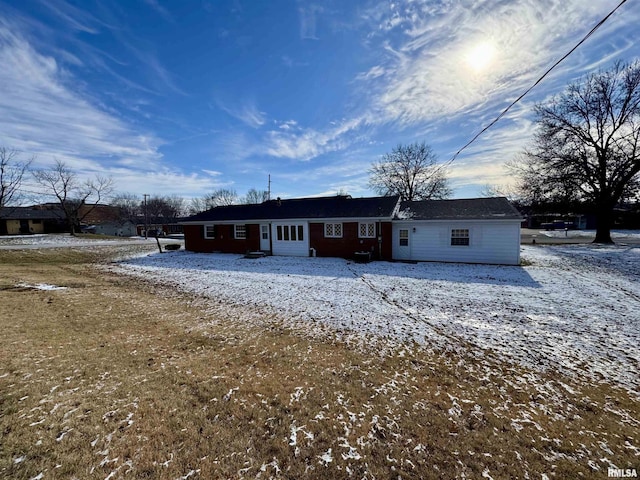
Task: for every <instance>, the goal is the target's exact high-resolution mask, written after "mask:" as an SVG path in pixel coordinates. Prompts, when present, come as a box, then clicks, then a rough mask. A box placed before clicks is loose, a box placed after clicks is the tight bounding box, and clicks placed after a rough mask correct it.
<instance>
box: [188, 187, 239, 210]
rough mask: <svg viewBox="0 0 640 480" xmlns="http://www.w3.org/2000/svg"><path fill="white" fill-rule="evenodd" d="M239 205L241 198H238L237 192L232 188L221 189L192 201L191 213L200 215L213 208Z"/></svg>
mask: <svg viewBox="0 0 640 480" xmlns="http://www.w3.org/2000/svg"><path fill="white" fill-rule="evenodd" d="M238 203H240V197H238V193H237V192H236V191H235V190H233V189H230V188H219V189H218V190H214V191H213V192H211V193H209V194H207V195H205V196H204V197H202V198H200V199H192V200H191V205H190V211H191V212H195V213H198V212H204V211H205V210H209V209H211V208H215V207H222V206H226V205H236V204H238Z"/></svg>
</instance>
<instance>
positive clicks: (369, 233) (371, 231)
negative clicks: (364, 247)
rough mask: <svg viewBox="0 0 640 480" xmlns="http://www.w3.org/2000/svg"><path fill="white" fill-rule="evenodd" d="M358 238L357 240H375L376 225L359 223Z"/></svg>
mask: <svg viewBox="0 0 640 480" xmlns="http://www.w3.org/2000/svg"><path fill="white" fill-rule="evenodd" d="M358 237H359V238H376V224H375V223H359V224H358Z"/></svg>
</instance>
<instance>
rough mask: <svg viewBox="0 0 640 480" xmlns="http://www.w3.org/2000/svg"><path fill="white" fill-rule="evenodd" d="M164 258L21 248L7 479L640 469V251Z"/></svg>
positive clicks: (1, 463) (3, 306) (4, 384)
mask: <svg viewBox="0 0 640 480" xmlns="http://www.w3.org/2000/svg"><path fill="white" fill-rule="evenodd" d="M153 248H154V246H153V245H151V246H149V245H146V246H145V245H128V246H127V245H125V246H121V245H120V246H99V247H94V248H90V249H87V248H85V249H78V248H74V249H71V248H50V249H46V250H39V249H34V250H12V251H1V252H0V329H1V331H2V332H3V335H2V337H1V338H0V435H1V436H0V476H3V477H7V478H24V479H32V478H33V479H45V478H74V477H75V478H168V479H187V478H207V479H208V478H390V477H394V478H397V477H401V478H483V477H484V478H495V479H498V478H580V477H582V478H607V474H608V468H635V469H636V470H639V469H640V439H639V438H638V433H637V432H638V431H639V430H640V403H639V401H640V392H639V391H638V385H639V383H640V382H639V380H640V379H639V373H638V372H639V371H640V354H639V353H638V349H637V345H638V344H639V343H640V342H639V337H640V332H639V329H638V313H637V312H638V311H640V281H639V280H640V249H638V248H629V247H608V248H596V247H592V246H590V245H588V246H558V247H544V248H543V247H537V248H536V247H523V248H524V250H523V258H524V260H525V262H524V263H525V266H524V267H522V268H520V267H491V266H474V265H457V264H448V265H447V264H415V265H412V264H401V263H383V262H380V263H371V264H366V265H361V264H354V263H350V262H346V261H343V260H337V259H318V258H316V259H292V258H284V257H270V258H263V259H257V260H248V259H244V258H242V257H240V256H235V255H213V254H212V255H198V254H191V253H186V252H173V253H163V254H159V253H153ZM156 251H157V250H156ZM114 259H119V260H118V261H117V262H115V263H114V261H113V260H114ZM61 287H63V288H61Z"/></svg>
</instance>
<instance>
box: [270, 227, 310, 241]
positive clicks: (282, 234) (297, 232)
mask: <svg viewBox="0 0 640 480" xmlns="http://www.w3.org/2000/svg"><path fill="white" fill-rule="evenodd" d="M276 237H277V238H278V241H280V242H283V241H284V242H302V241H304V227H303V226H302V225H278V226H277V227H276Z"/></svg>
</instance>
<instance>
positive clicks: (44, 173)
mask: <svg viewBox="0 0 640 480" xmlns="http://www.w3.org/2000/svg"><path fill="white" fill-rule="evenodd" d="M33 178H34V179H35V181H36V182H37V183H38V184H39V185H40V186H41V187H42V188H43V189H44V190H45V193H47V194H49V195H52V196H54V197H55V198H56V200H57V202H58V204H59V205H60V208H61V210H62V212H63V214H64V217H65V221H66V222H67V226H68V228H69V231H70V233H71V235H75V233H76V231H77V230H78V229H79V227H80V222H82V220H83V219H84V218H86V217H87V215H89V214H90V213H91V212H92V211H93V210H94V208H95V207H96V205H98V204H99V203H100V201H101V200H102V199H103V198H104V197H105V196H106V195H109V193H111V191H112V183H113V182H112V180H111V179H110V178H107V177H103V176H101V175H96V176H95V177H94V178H93V179H86V180H81V179H80V178H78V175H77V174H76V173H75V172H74V171H73V170H71V169H70V168H69V167H68V166H67V165H66V164H65V163H64V162H62V161H60V160H56V162H55V164H54V166H53V167H51V168H50V169H46V170H35V171H33Z"/></svg>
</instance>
